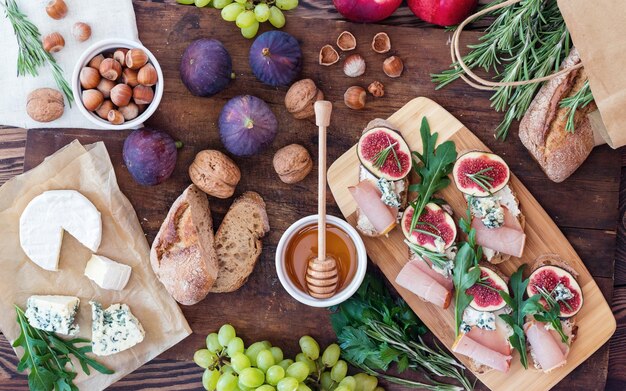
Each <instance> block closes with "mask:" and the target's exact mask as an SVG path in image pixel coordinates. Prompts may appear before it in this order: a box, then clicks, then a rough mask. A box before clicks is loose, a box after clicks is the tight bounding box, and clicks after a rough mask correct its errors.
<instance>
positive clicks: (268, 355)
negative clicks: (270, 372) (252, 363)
mask: <svg viewBox="0 0 626 391" xmlns="http://www.w3.org/2000/svg"><path fill="white" fill-rule="evenodd" d="M274 364H276V361H274V356H273V355H272V352H271V351H269V350H267V349H263V350H261V351H260V352H259V354H257V356H256V366H257V368H259V369H260V370H262V371H263V372H265V371H267V369H268V368H269V367H271V366H272V365H274Z"/></svg>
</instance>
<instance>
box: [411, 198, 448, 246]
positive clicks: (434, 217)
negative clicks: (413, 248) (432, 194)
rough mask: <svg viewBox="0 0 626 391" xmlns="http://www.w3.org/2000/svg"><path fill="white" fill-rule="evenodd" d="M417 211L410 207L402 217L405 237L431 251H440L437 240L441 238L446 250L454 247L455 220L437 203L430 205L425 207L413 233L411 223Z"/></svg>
mask: <svg viewBox="0 0 626 391" xmlns="http://www.w3.org/2000/svg"><path fill="white" fill-rule="evenodd" d="M413 214H415V209H413V206H408V207H407V208H406V209H405V210H404V214H403V215H402V232H403V233H404V236H405V237H406V238H407V239H408V240H409V241H410V242H411V243H415V244H417V245H419V246H422V247H424V248H426V249H428V250H431V251H438V250H440V249H438V248H437V247H438V246H437V243H436V242H435V241H436V239H437V238H438V237H439V238H441V239H442V240H443V242H444V245H443V247H444V249H446V248H448V247H450V246H452V245H453V244H454V240H455V239H456V225H455V224H454V219H452V216H450V215H449V214H448V212H446V211H445V210H443V209H442V208H441V207H440V206H439V205H437V204H435V203H432V202H431V203H428V204H426V206H425V207H424V211H423V212H422V215H421V216H420V217H419V219H418V220H417V221H418V223H417V225H416V226H415V230H414V231H413V232H409V231H410V230H411V221H412V220H413Z"/></svg>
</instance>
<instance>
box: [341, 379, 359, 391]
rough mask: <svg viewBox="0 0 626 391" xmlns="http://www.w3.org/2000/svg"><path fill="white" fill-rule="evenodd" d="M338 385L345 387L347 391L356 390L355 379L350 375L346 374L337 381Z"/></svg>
mask: <svg viewBox="0 0 626 391" xmlns="http://www.w3.org/2000/svg"><path fill="white" fill-rule="evenodd" d="M339 385H340V386H342V387H345V388H347V389H348V390H349V391H355V390H356V380H355V379H354V377H352V376H346V377H344V378H343V379H341V381H340V382H339Z"/></svg>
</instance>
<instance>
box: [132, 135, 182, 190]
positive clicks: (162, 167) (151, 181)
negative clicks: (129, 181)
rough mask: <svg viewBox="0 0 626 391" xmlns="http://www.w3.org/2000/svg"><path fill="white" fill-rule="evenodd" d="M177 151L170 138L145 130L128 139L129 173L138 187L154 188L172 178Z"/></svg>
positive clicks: (175, 144)
mask: <svg viewBox="0 0 626 391" xmlns="http://www.w3.org/2000/svg"><path fill="white" fill-rule="evenodd" d="M177 147H178V145H177V142H175V141H174V139H173V138H172V137H170V135H169V134H167V133H165V132H162V131H160V130H153V129H148V128H143V129H138V130H135V131H133V132H132V133H131V134H129V135H128V137H126V140H125V141H124V149H123V151H122V156H123V158H124V164H126V168H128V172H130V174H131V175H132V176H133V179H135V181H136V182H137V183H139V184H140V185H142V186H154V185H158V184H159V183H162V182H164V181H165V180H166V179H167V178H169V177H170V176H171V175H172V172H173V171H174V167H175V166H176V157H177V155H178V152H177Z"/></svg>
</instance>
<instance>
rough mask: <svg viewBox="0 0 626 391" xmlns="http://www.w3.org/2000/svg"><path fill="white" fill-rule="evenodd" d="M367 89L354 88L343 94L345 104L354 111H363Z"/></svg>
mask: <svg viewBox="0 0 626 391" xmlns="http://www.w3.org/2000/svg"><path fill="white" fill-rule="evenodd" d="M366 95H367V94H366V93H365V89H364V88H363V87H359V86H352V87H350V88H348V89H347V90H346V92H345V93H344V94H343V102H344V103H345V104H346V106H348V107H349V108H351V109H353V110H361V109H362V108H363V107H365V98H366Z"/></svg>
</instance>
